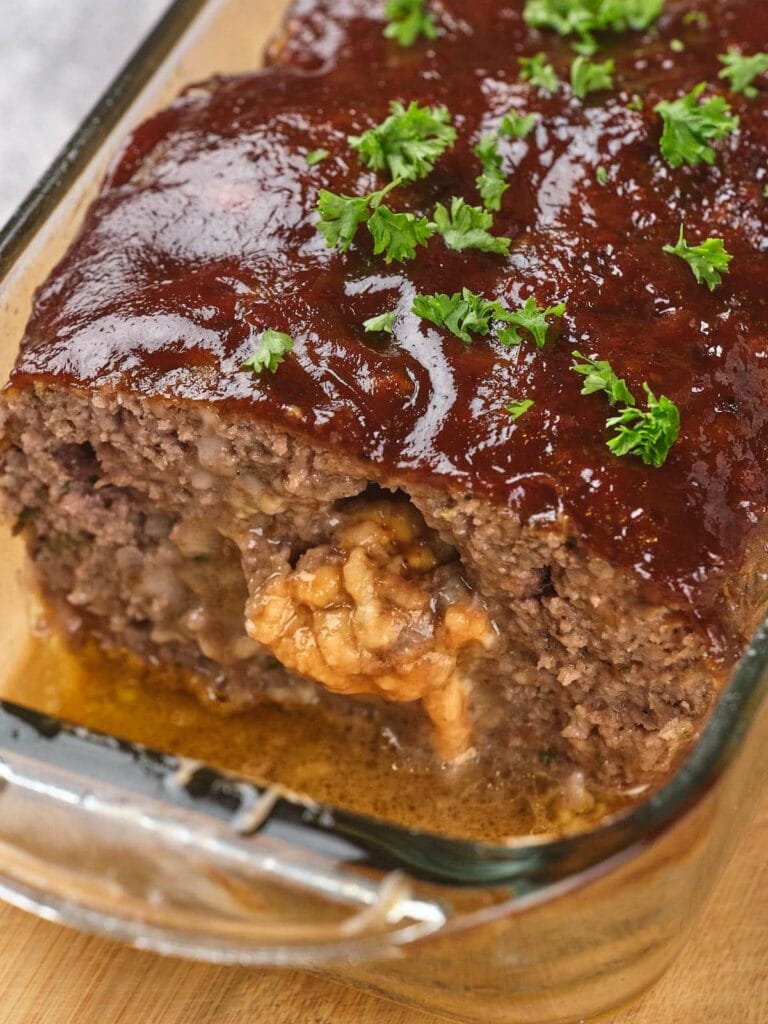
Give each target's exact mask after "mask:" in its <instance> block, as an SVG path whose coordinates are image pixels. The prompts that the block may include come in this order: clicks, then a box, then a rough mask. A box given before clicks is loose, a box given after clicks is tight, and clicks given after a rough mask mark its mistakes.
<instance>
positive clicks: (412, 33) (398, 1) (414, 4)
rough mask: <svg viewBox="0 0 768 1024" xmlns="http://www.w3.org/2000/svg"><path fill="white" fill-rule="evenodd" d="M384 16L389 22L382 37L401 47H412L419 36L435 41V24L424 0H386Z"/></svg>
mask: <svg viewBox="0 0 768 1024" xmlns="http://www.w3.org/2000/svg"><path fill="white" fill-rule="evenodd" d="M384 16H385V17H386V19H387V21H388V22H389V24H388V25H387V27H386V28H385V29H384V35H385V36H386V37H387V39H396V40H397V41H398V43H400V45H401V46H413V44H414V43H415V42H416V40H417V39H418V38H419V36H424V37H425V39H437V24H436V23H435V19H434V17H433V15H432V14H430V12H429V11H428V10H427V4H426V0H387V3H386V4H385V6H384Z"/></svg>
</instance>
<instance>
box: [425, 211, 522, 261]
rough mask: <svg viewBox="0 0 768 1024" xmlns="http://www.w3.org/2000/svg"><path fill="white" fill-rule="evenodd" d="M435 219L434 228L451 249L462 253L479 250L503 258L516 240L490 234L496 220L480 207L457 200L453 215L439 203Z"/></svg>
mask: <svg viewBox="0 0 768 1024" xmlns="http://www.w3.org/2000/svg"><path fill="white" fill-rule="evenodd" d="M434 217H435V220H434V224H433V225H432V227H433V228H434V230H435V231H437V232H438V233H439V234H441V235H442V236H443V240H444V241H445V244H446V245H447V246H448V248H449V249H455V250H456V251H458V252H461V251H462V250H464V249H478V250H479V251H480V252H492V253H497V254H500V255H503V254H506V253H508V252H509V247H510V245H511V244H512V240H511V239H510V238H500V237H498V236H496V235H492V234H490V232H489V231H488V228H490V227H492V226H493V217H492V215H491V214H490V213H488V211H487V210H484V209H483V208H482V207H480V206H470V205H469V203H467V202H465V200H464V199H461V198H459V197H457V196H454V197H453V199H452V200H451V209H450V212H449V211H448V210H447V209H446V207H445V206H443V204H442V203H438V204H437V206H436V207H435V214H434Z"/></svg>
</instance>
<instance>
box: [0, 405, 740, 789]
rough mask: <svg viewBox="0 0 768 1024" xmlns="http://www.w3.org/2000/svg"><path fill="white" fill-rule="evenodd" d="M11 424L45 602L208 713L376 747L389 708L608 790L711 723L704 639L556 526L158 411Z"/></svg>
mask: <svg viewBox="0 0 768 1024" xmlns="http://www.w3.org/2000/svg"><path fill="white" fill-rule="evenodd" d="M2 417H3V431H4V434H3V436H4V447H3V451H2V456H0V467H1V468H0V485H1V490H2V493H3V495H4V504H5V508H6V511H7V512H8V513H10V516H11V517H12V519H13V521H14V522H15V523H16V524H17V529H19V530H21V531H22V532H23V533H24V535H25V537H26V539H27V543H28V545H29V550H30V552H31V556H32V560H33V563H34V566H35V569H36V572H37V574H38V578H39V581H40V584H41V587H42V589H43V592H44V594H45V595H46V597H47V598H48V600H49V601H51V603H52V604H53V605H54V606H56V607H58V608H59V609H66V612H67V617H68V622H69V623H70V626H71V624H72V622H73V621H76V622H78V623H80V624H82V626H83V628H84V629H85V630H86V631H87V632H88V634H89V635H95V636H96V637H97V639H98V640H99V642H100V643H101V644H102V645H105V646H107V647H116V648H125V649H129V650H131V651H135V652H136V653H138V654H139V655H141V656H143V657H144V658H147V659H150V660H155V661H160V662H168V663H174V664H181V665H183V666H187V667H188V668H189V669H190V670H191V671H194V672H195V674H196V678H198V679H199V678H200V676H201V675H202V677H203V678H207V679H208V681H209V684H208V685H207V686H206V687H204V688H203V692H204V694H205V695H206V696H208V697H209V698H211V699H214V700H216V701H217V702H226V703H228V704H229V705H231V706H232V707H233V708H236V709H240V708H247V707H250V706H252V705H254V704H256V703H258V702H259V701H261V700H264V699H272V700H278V701H282V702H287V703H305V702H320V703H324V704H326V705H327V706H328V708H329V709H332V707H333V706H334V701H337V700H339V699H340V698H339V696H338V695H343V698H344V699H345V700H347V701H348V702H349V701H353V702H355V701H360V706H361V708H362V709H364V713H365V714H366V715H370V714H375V715H378V716H379V717H380V719H381V722H382V725H386V724H390V725H391V724H392V722H393V721H394V719H393V718H392V716H391V714H390V710H389V709H390V708H393V709H394V707H395V706H396V705H397V706H399V707H401V709H404V710H407V713H408V716H409V717H410V719H412V720H415V721H417V720H423V721H424V722H426V721H431V723H432V736H433V743H434V746H435V749H436V750H437V753H438V756H440V757H442V758H445V759H447V760H456V759H461V758H462V756H467V754H469V753H471V750H472V749H473V748H475V749H477V748H482V750H483V752H484V754H487V752H488V751H489V750H491V751H495V752H496V751H497V752H498V753H497V756H498V758H499V763H503V760H504V758H505V752H506V751H508V750H510V749H512V747H513V746H515V747H516V748H518V749H519V746H520V743H524V744H526V745H528V746H530V747H531V749H543V748H548V749H552V748H554V749H557V750H558V751H560V752H561V753H562V754H564V755H565V756H566V757H567V758H569V759H570V760H571V761H572V762H573V763H574V764H576V765H579V766H581V767H582V768H584V769H586V771H587V772H588V775H589V778H591V779H594V780H595V781H596V782H598V783H600V784H609V785H612V784H617V785H618V784H625V783H629V784H637V783H639V782H648V781H649V780H650V779H654V778H657V777H658V776H659V775H660V774H662V773H664V772H665V771H667V770H668V769H669V767H670V765H671V764H672V762H673V761H674V759H675V757H676V755H677V754H678V752H679V751H680V749H681V748H682V747H683V746H685V745H686V744H687V743H689V742H690V740H691V739H692V738H693V737H694V735H695V734H696V732H697V731H698V729H699V727H700V726H701V724H702V722H703V720H704V718H705V716H706V713H707V712H708V710H709V709H710V707H711V705H712V702H713V699H714V697H715V694H716V692H717V687H718V681H719V679H720V676H721V674H722V668H721V667H719V666H718V665H716V664H715V663H714V662H712V661H711V660H710V659H709V657H708V647H707V643H706V641H705V639H704V638H703V636H702V635H701V634H700V633H699V632H697V631H695V630H693V629H692V628H691V623H690V619H689V618H688V617H686V615H685V614H684V612H683V611H682V610H677V611H675V610H671V609H670V608H669V607H667V606H665V605H661V604H654V603H649V601H648V600H647V599H646V598H645V597H644V596H643V594H642V592H641V589H640V588H639V587H638V584H637V582H636V581H634V580H632V579H631V578H630V577H628V576H627V575H626V574H625V573H623V572H622V571H617V570H616V569H615V568H614V567H612V566H611V565H609V564H608V563H607V562H605V561H603V560H600V559H596V558H594V557H593V556H591V555H590V554H589V553H588V552H587V551H586V550H584V549H583V547H582V545H581V544H580V542H579V540H578V538H577V537H576V536H575V533H574V531H573V530H571V529H569V526H568V523H567V522H565V521H560V522H557V523H554V524H544V525H535V524H534V525H531V524H525V523H523V522H521V520H520V517H519V515H517V514H516V513H514V512H512V511H510V510H505V509H503V508H499V507H498V506H496V505H493V504H491V503H489V502H487V501H484V500H482V499H478V498H471V497H469V496H467V495H465V494H451V493H449V492H446V491H445V490H443V489H440V490H435V489H432V488H429V487H425V486H423V484H420V485H413V483H412V482H411V483H410V485H409V481H407V480H406V479H399V480H398V479H392V478H386V479H384V478H381V477H379V478H377V477H376V475H375V473H372V469H373V468H374V467H371V466H370V465H365V464H363V463H361V462H360V461H357V460H354V459H351V458H348V457H345V456H343V455H340V454H339V453H337V452H331V451H329V450H323V449H322V448H319V447H317V446H314V445H312V446H310V445H308V444H306V443H305V442H303V441H301V440H300V439H298V438H296V437H293V436H291V435H289V434H287V433H285V432H282V431H279V430H275V429H273V428H270V427H268V426H265V425H258V424H255V423H253V422H252V421H250V420H248V419H243V418H241V417H237V416H221V415H214V414H212V412H211V411H210V410H206V409H204V408H196V407H194V406H186V407H182V406H179V405H178V404H173V403H169V402H166V401H163V400H159V399H154V400H152V401H149V402H147V401H142V400H140V399H138V398H134V397H131V396H129V395H120V394H116V393H109V392H106V391H102V392H100V393H98V394H95V395H94V394H91V393H87V392H83V391H79V390H77V389H67V388H52V387H48V386H44V385H38V386H34V387H30V388H26V389H21V390H16V389H13V388H11V389H9V390H8V391H6V394H5V402H4V407H3V412H2ZM196 685H197V688H198V689H200V687H199V683H198V684H196ZM334 695H337V696H334ZM402 713H403V711H401V712H400V713H399V714H400V716H401V717H400V719H399V720H400V721H402ZM395 727H397V726H396V725H395ZM417 732H418V730H417Z"/></svg>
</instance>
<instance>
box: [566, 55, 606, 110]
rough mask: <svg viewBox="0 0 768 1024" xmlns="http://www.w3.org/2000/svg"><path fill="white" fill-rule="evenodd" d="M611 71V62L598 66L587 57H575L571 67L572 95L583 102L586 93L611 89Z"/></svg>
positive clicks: (604, 62)
mask: <svg viewBox="0 0 768 1024" xmlns="http://www.w3.org/2000/svg"><path fill="white" fill-rule="evenodd" d="M613 69H614V63H613V61H612V60H605V61H603V63H602V64H598V63H596V62H593V61H591V60H589V58H588V57H577V58H576V60H575V61H574V62H573V64H572V65H571V89H572V90H573V93H574V95H575V96H578V97H579V99H580V100H583V99H584V97H585V96H586V95H587V93H590V92H598V91H599V90H600V89H612V88H613Z"/></svg>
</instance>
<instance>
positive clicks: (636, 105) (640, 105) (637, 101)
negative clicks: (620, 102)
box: [627, 93, 645, 113]
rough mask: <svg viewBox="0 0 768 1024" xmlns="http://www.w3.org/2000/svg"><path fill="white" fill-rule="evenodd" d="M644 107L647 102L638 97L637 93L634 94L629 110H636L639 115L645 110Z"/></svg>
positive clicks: (628, 106)
mask: <svg viewBox="0 0 768 1024" xmlns="http://www.w3.org/2000/svg"><path fill="white" fill-rule="evenodd" d="M644 107H645V101H644V100H643V97H642V96H638V94H637V93H635V94H634V96H633V97H632V99H631V100H630V101H629V103H628V104H627V110H636V111H637V112H638V113H640V112H641V111H642V110H643V109H644Z"/></svg>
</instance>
